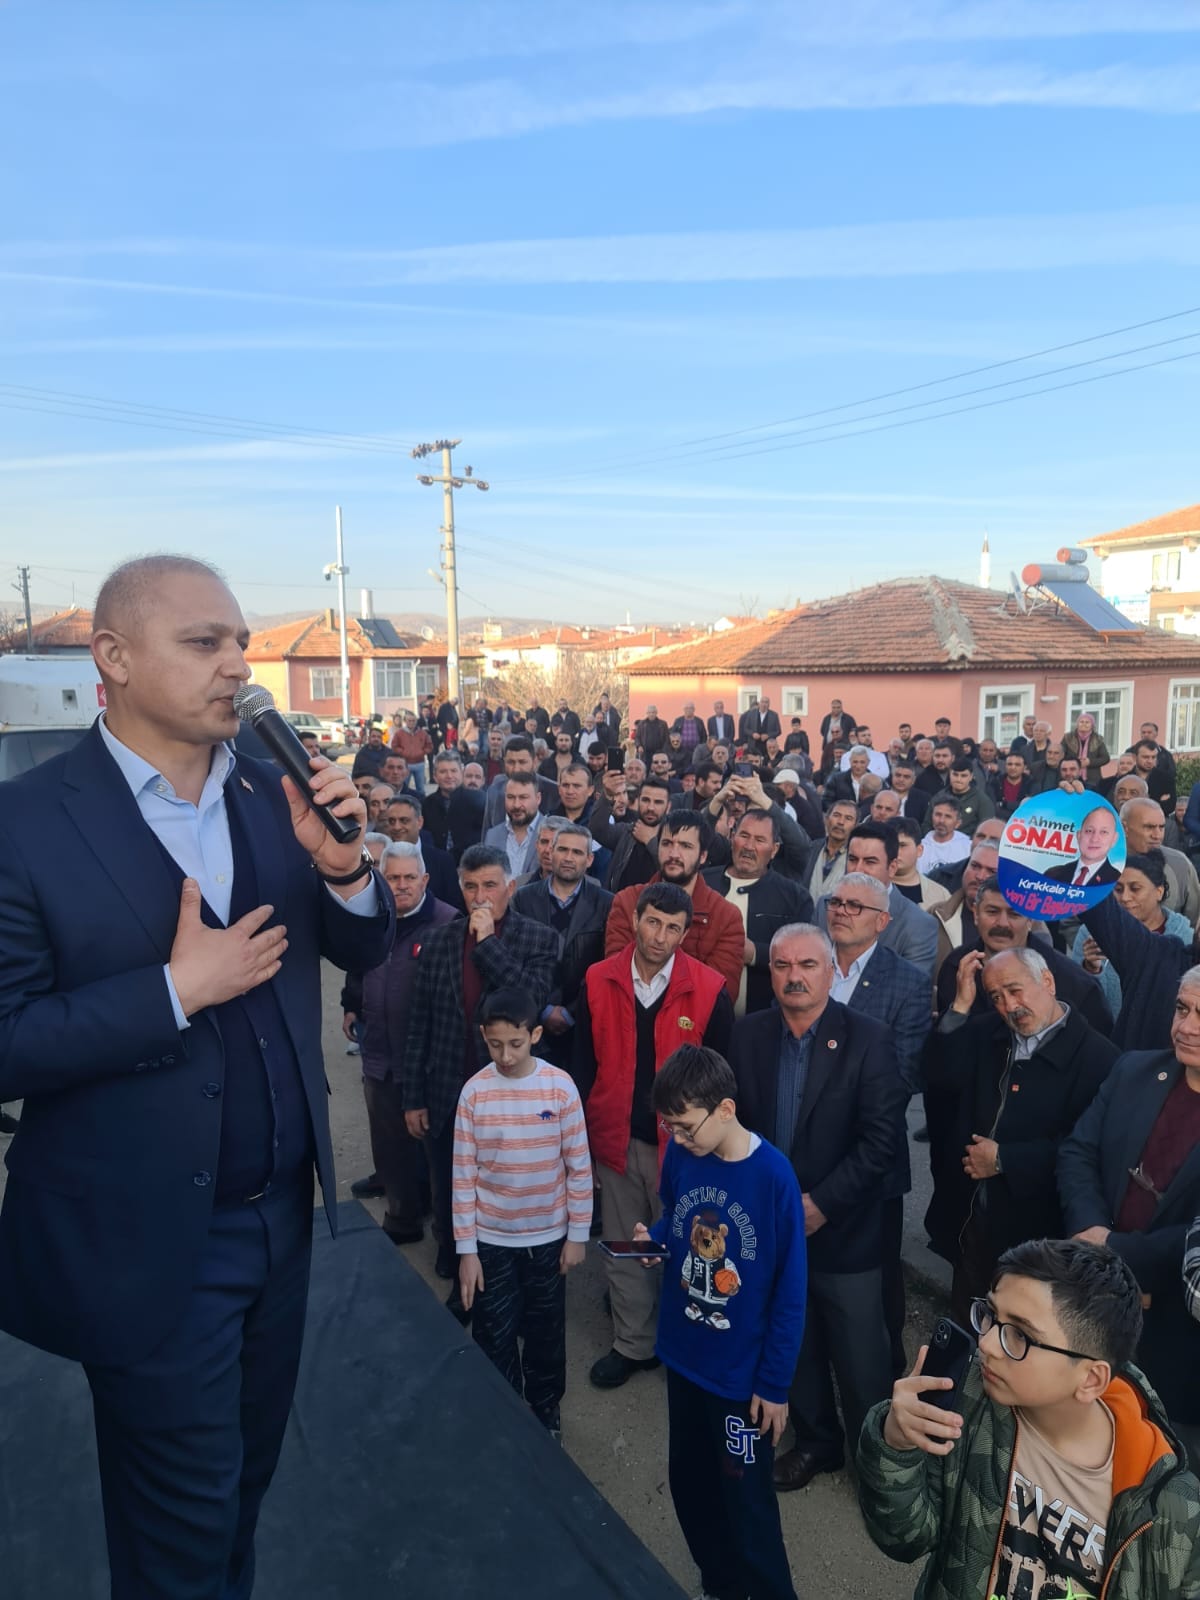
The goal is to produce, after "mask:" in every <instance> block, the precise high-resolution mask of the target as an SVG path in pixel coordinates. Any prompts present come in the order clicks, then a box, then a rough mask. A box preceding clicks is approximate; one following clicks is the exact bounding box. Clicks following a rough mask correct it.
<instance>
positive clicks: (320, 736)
mask: <svg viewBox="0 0 1200 1600" xmlns="http://www.w3.org/2000/svg"><path fill="white" fill-rule="evenodd" d="M283 716H284V717H285V719H286V720H287V721H288V722H290V723H291V725H292V727H293V728H295V730H296V732H297V733H315V734H316V736H317V743H318V744H320V745H322V746H325V745H328V746H329V747H330V748H331V749H332V748H333V747H335V746H338V745H342V744H344V743H345V740H344V739H339V738H338V737H337V736H336V734H335V732H334V728H333V724H332V723H329V722H324V721H322V719H321V718H320V717H318V716H316V715H314V713H313V712H311V711H285V712H284V713H283Z"/></svg>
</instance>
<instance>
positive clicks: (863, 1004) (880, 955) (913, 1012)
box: [825, 872, 931, 1378]
mask: <svg viewBox="0 0 1200 1600" xmlns="http://www.w3.org/2000/svg"><path fill="white" fill-rule="evenodd" d="M889 901H890V895H889V891H888V888H887V886H886V885H885V884H883V883H880V881H879V879H878V878H873V877H871V875H870V874H869V873H866V872H848V873H846V875H845V876H844V877H843V878H842V881H841V882H840V883H839V884H838V885H837V887H836V888H835V889H834V891H833V893H832V894H831V895H830V896H829V898H828V900H827V901H826V902H825V909H826V915H827V918H828V923H829V937H830V938H831V939H832V940H833V949H834V959H835V962H836V966H837V970H836V972H835V973H834V979H833V989H832V994H833V998H834V999H835V1000H838V1001H840V1002H841V1004H842V1005H844V1006H849V1008H850V1009H851V1011H858V1012H860V1013H861V1014H862V1015H863V1016H864V1017H874V1018H875V1020H876V1021H877V1022H882V1023H883V1024H884V1026H885V1027H886V1028H887V1030H888V1038H889V1040H890V1043H891V1049H892V1057H893V1060H894V1063H895V1068H896V1073H897V1075H898V1077H899V1079H900V1082H901V1083H902V1085H903V1087H904V1105H905V1107H907V1105H908V1102H909V1100H910V1099H911V1098H912V1096H913V1095H914V1094H918V1093H919V1092H920V1090H921V1051H922V1050H923V1049H924V1046H925V1039H926V1037H927V1035H928V1033H929V1025H930V1021H931V1018H930V1015H929V982H928V978H927V977H926V975H925V974H924V973H923V972H922V970H921V968H920V967H916V966H914V965H913V963H912V962H911V961H905V960H904V958H903V957H902V956H898V955H897V954H896V952H895V951H894V950H891V949H889V948H888V946H887V945H886V944H883V943H881V939H880V936H881V935H882V933H883V932H884V930H885V929H886V927H887V925H888V923H889V922H890V921H891V915H890V913H889V910H888V906H889ZM911 1188H912V1171H911V1168H910V1165H909V1159H908V1139H907V1138H906V1137H904V1131H903V1129H902V1130H901V1137H900V1138H898V1139H897V1141H896V1156H895V1161H894V1164H893V1167H892V1172H891V1175H890V1178H889V1181H888V1183H887V1185H886V1187H885V1188H884V1191H883V1199H884V1206H883V1310H884V1321H885V1322H886V1324H887V1330H888V1340H889V1343H890V1346H891V1355H892V1376H893V1377H894V1378H898V1377H900V1376H902V1375H903V1373H904V1372H905V1371H907V1368H908V1362H907V1359H906V1356H905V1350H904V1320H905V1295H904V1270H903V1266H902V1264H901V1259H900V1247H901V1244H902V1241H903V1233H904V1196H905V1195H906V1194H907V1193H908V1192H909V1190H910V1189H911Z"/></svg>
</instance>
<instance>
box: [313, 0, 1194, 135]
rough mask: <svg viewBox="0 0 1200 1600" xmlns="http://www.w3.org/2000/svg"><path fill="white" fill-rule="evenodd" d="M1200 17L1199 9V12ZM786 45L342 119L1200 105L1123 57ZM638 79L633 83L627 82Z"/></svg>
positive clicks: (438, 97) (359, 125) (400, 95)
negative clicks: (903, 53)
mask: <svg viewBox="0 0 1200 1600" xmlns="http://www.w3.org/2000/svg"><path fill="white" fill-rule="evenodd" d="M1198 15H1200V8H1198ZM789 48H791V47H790V46H789V47H788V48H785V47H784V46H783V44H782V43H781V42H779V41H777V42H776V44H775V46H774V47H773V48H772V49H771V50H770V51H768V52H764V57H763V59H762V60H761V61H754V60H751V61H745V62H743V63H736V62H735V63H729V62H727V61H726V60H724V59H722V61H721V64H720V66H719V67H717V68H715V69H714V67H713V65H712V63H711V62H709V63H707V64H706V66H705V68H704V69H702V70H701V69H697V70H696V71H694V72H692V73H690V74H689V73H681V72H680V71H678V69H676V70H672V69H671V68H670V67H668V69H667V71H666V72H663V71H661V70H659V71H654V72H648V71H643V72H635V73H634V74H632V75H631V74H630V73H628V72H626V73H624V74H622V75H621V78H619V79H618V80H617V81H618V83H621V82H622V79H623V80H625V82H624V83H623V85H622V86H621V87H618V88H616V89H614V88H612V87H611V82H612V80H611V78H605V79H601V80H599V81H594V80H595V78H596V75H595V74H592V73H590V72H585V73H583V74H582V75H581V81H577V82H575V83H573V84H571V83H568V84H565V85H564V84H563V83H562V82H561V81H560V80H559V79H558V78H557V77H551V78H550V79H549V81H548V82H547V83H546V84H544V85H543V84H540V83H538V82H537V81H536V80H532V79H526V80H523V81H520V82H518V81H517V80H516V79H513V78H492V79H488V80H485V81H475V82H468V83H460V84H450V85H447V84H443V83H425V82H422V81H419V80H413V79H404V80H400V81H397V82H395V83H393V84H391V85H386V86H380V87H379V88H378V89H377V90H376V91H375V93H374V94H371V93H368V94H365V95H358V96H356V97H355V98H354V99H353V101H352V103H348V104H347V106H346V108H345V115H344V116H343V117H341V118H339V119H338V121H339V128H340V130H341V131H340V133H339V136H338V137H339V138H340V139H341V140H342V141H343V142H344V143H345V144H346V145H348V146H349V147H351V148H361V149H387V148H397V149H402V148H410V149H418V148H428V147H433V146H438V145H447V144H459V143H464V142H467V141H472V140H483V139H508V138H516V137H519V136H522V135H525V134H531V133H539V132H545V131H548V130H551V129H555V128H567V127H581V126H584V125H587V124H590V123H600V122H629V121H639V120H649V121H657V120H662V119H664V118H678V117H697V116H703V115H709V114H713V113H719V112H781V111H782V112H808V111H855V110H871V111H877V110H886V109H912V108H917V107H936V106H941V107H951V106H955V107H977V108H982V109H996V108H999V107H1007V106H1040V107H1052V108H1053V107H1058V108H1065V109H1077V110H1079V109H1103V110H1110V111H1112V110H1119V111H1140V112H1153V113H1156V114H1178V115H1182V114H1187V113H1192V112H1196V111H1197V110H1200V69H1198V68H1197V65H1196V64H1195V63H1194V62H1188V61H1183V62H1180V63H1178V64H1176V65H1171V66H1159V67H1155V66H1146V65H1135V64H1132V63H1128V62H1124V61H1119V60H1118V61H1115V62H1110V63H1107V64H1101V65H1097V66H1095V67H1091V68H1087V69H1076V70H1068V69H1064V68H1061V67H1058V66H1055V65H1049V64H1041V63H1039V62H1037V61H1027V60H1012V61H1005V62H991V61H988V62H976V61H973V60H972V59H970V57H969V56H966V57H962V58H960V59H922V58H921V56H920V55H919V54H917V55H914V56H913V58H912V59H910V60H904V59H901V60H899V61H897V60H895V59H891V58H889V59H886V60H881V59H879V57H878V56H877V55H876V54H875V52H876V51H877V50H878V48H879V46H878V42H877V41H876V42H873V44H872V47H871V53H870V54H869V55H867V56H865V57H864V55H862V54H860V53H857V52H847V51H835V52H829V51H824V50H819V49H818V50H812V49H807V50H800V51H799V52H798V54H797V57H796V59H795V60H794V61H793V62H792V64H791V65H790V66H789V67H787V68H783V69H781V68H780V66H779V61H780V59H781V57H782V58H783V59H787V58H788V49H789ZM631 76H632V78H633V81H632V82H630V81H628V80H629V79H630V77H631Z"/></svg>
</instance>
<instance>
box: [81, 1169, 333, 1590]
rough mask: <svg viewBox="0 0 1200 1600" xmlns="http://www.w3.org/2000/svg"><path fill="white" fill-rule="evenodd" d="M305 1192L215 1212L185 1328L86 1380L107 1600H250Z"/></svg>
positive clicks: (302, 1275) (294, 1364)
mask: <svg viewBox="0 0 1200 1600" xmlns="http://www.w3.org/2000/svg"><path fill="white" fill-rule="evenodd" d="M312 1226H313V1213H312V1180H311V1177H309V1176H307V1175H306V1177H305V1179H304V1180H303V1181H302V1182H298V1183H294V1184H292V1185H291V1186H290V1187H287V1188H284V1189H281V1190H278V1191H274V1192H272V1193H271V1194H268V1195H265V1196H264V1197H263V1198H262V1199H261V1200H257V1201H254V1202H252V1203H251V1204H248V1205H242V1206H229V1207H224V1208H222V1209H221V1210H218V1211H214V1213H213V1217H212V1223H211V1226H210V1228H209V1234H208V1243H207V1245H206V1247H205V1249H204V1252H203V1254H202V1255H201V1257H200V1259H199V1261H198V1262H197V1266H196V1280H195V1283H194V1285H193V1288H192V1292H191V1297H190V1300H189V1302H188V1305H187V1309H186V1310H185V1312H184V1315H183V1317H182V1318H181V1320H180V1321H179V1322H178V1323H177V1324H176V1326H175V1327H174V1328H173V1329H172V1331H171V1333H170V1334H169V1335H168V1337H167V1338H166V1339H164V1341H163V1342H162V1344H161V1345H159V1347H158V1348H157V1349H156V1350H154V1351H152V1352H151V1354H150V1355H149V1356H147V1357H146V1358H145V1359H144V1360H142V1361H139V1362H138V1363H137V1364H136V1365H135V1366H133V1367H121V1368H118V1367H98V1366H88V1367H85V1369H84V1370H85V1372H86V1374H87V1379H88V1383H89V1384H90V1385H91V1390H92V1405H93V1410H94V1413H95V1419H96V1446H97V1452H98V1455H99V1459H100V1489H101V1495H102V1498H103V1503H104V1526H105V1532H106V1534H107V1536H108V1562H109V1569H110V1572H111V1580H112V1600H151V1597H154V1600H158V1597H160V1596H161V1597H163V1600H165V1597H167V1596H170V1600H246V1597H247V1596H248V1595H249V1594H250V1592H251V1589H252V1588H253V1586H254V1529H255V1524H256V1523H257V1521H258V1511H259V1507H260V1505H261V1504H262V1499H263V1495H264V1494H265V1493H266V1491H267V1486H268V1485H269V1483H270V1481H271V1476H272V1474H273V1473H274V1471H275V1464H276V1462H277V1461H278V1459H279V1451H280V1447H281V1446H282V1443H283V1433H284V1429H285V1427H286V1426H287V1419H288V1411H289V1409H290V1407H291V1403H292V1393H293V1390H294V1389H295V1386H296V1374H297V1371H298V1369H299V1365H300V1344H301V1339H302V1336H303V1332H304V1311H305V1304H306V1301H307V1297H308V1269H309V1256H310V1252H311V1247H312Z"/></svg>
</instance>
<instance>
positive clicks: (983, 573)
mask: <svg viewBox="0 0 1200 1600" xmlns="http://www.w3.org/2000/svg"><path fill="white" fill-rule="evenodd" d="M979 587H980V588H981V589H990V588H991V587H992V553H991V551H990V550H989V549H988V536H987V534H986V533H985V534H984V536H983V549H982V550H981V551H980V552H979Z"/></svg>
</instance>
